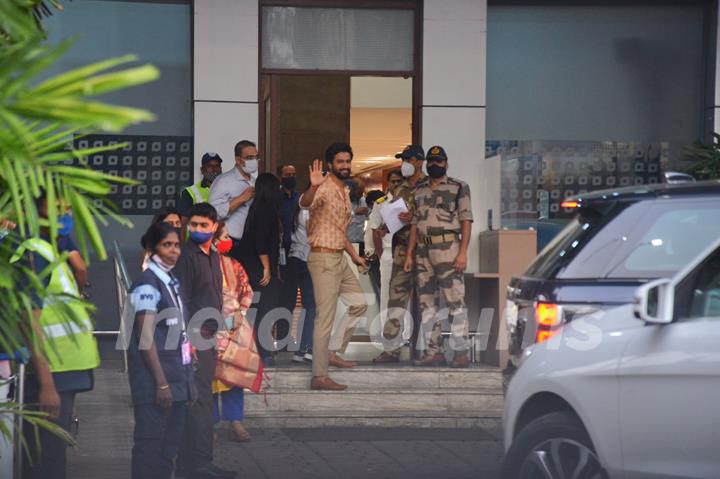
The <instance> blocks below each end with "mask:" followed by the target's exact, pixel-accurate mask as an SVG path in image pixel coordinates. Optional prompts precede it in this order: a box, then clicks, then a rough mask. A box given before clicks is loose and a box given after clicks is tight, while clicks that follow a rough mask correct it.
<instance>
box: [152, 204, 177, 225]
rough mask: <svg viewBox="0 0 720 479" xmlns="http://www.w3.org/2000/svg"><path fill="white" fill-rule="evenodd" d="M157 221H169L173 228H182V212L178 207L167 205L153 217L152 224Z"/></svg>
mask: <svg viewBox="0 0 720 479" xmlns="http://www.w3.org/2000/svg"><path fill="white" fill-rule="evenodd" d="M155 223H167V224H169V225H170V226H172V227H173V228H177V229H180V228H182V220H181V219H180V212H179V211H178V210H177V208H173V207H172V206H165V207H164V208H161V209H160V210H159V211H158V212H157V214H156V215H155V216H154V217H153V220H152V224H155Z"/></svg>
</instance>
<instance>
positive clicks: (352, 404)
mask: <svg viewBox="0 0 720 479" xmlns="http://www.w3.org/2000/svg"><path fill="white" fill-rule="evenodd" d="M502 407H503V395H502V391H499V390H497V389H477V390H468V389H443V390H438V389H427V390H424V389H410V390H392V389H375V390H374V389H362V390H354V389H348V390H346V391H340V392H327V391H310V390H307V389H285V390H275V391H273V390H270V391H268V392H267V393H266V394H257V395H253V394H249V395H247V396H246V398H245V411H246V412H247V413H248V414H250V413H255V412H270V411H278V412H280V411H282V412H292V411H310V412H316V411H317V412H325V413H330V412H333V413H343V412H349V411H386V410H388V411H406V412H407V413H408V414H413V413H416V412H434V411H438V412H458V413H459V412H462V413H471V412H473V411H488V410H493V411H498V410H501V409H502Z"/></svg>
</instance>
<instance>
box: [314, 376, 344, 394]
mask: <svg viewBox="0 0 720 479" xmlns="http://www.w3.org/2000/svg"><path fill="white" fill-rule="evenodd" d="M310 389H312V390H315V391H344V390H346V389H347V385H345V384H339V383H336V382H335V381H333V380H332V379H330V378H329V377H327V376H313V378H312V380H311V381H310Z"/></svg>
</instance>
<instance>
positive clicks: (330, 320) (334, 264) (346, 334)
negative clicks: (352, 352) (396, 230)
mask: <svg viewBox="0 0 720 479" xmlns="http://www.w3.org/2000/svg"><path fill="white" fill-rule="evenodd" d="M308 270H310V276H311V277H312V281H313V290H314V291H315V306H316V308H317V315H316V316H315V333H314V334H313V348H312V353H313V376H327V372H328V357H329V354H330V351H329V345H330V336H331V335H332V330H333V325H334V323H335V313H336V311H337V302H338V298H339V299H340V300H341V301H342V302H343V303H344V304H345V305H346V306H347V307H348V310H347V313H345V315H344V316H343V324H342V325H341V327H342V331H343V333H342V334H343V341H342V346H341V347H340V349H338V351H337V352H339V353H343V352H345V348H347V345H348V343H349V342H350V339H351V338H352V335H353V331H354V330H355V326H357V324H358V322H360V319H362V315H363V314H365V311H366V310H367V302H366V301H365V295H364V293H363V290H362V289H361V288H360V283H358V280H357V277H356V276H355V274H354V273H353V272H352V269H351V268H350V265H349V264H348V262H347V259H345V256H344V255H343V253H316V252H311V253H310V256H309V257H308Z"/></svg>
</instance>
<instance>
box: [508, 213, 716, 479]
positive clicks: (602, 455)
mask: <svg viewBox="0 0 720 479" xmlns="http://www.w3.org/2000/svg"><path fill="white" fill-rule="evenodd" d="M718 221H720V218H719V219H718ZM635 297H636V302H635V305H626V306H620V307H617V308H614V309H610V310H605V311H602V312H598V313H597V314H596V315H589V316H584V317H582V318H580V319H578V320H575V321H571V322H569V323H567V324H565V325H564V326H563V327H562V328H561V329H559V330H558V331H557V332H556V334H555V335H554V336H552V337H551V338H550V339H548V340H546V341H545V342H543V343H541V344H537V345H535V346H533V347H531V348H529V349H528V350H526V351H525V353H524V356H523V359H522V362H521V365H520V368H519V369H518V371H517V373H516V374H515V376H514V378H513V380H512V382H511V383H510V386H509V389H508V392H507V397H506V404H505V415H504V430H505V449H506V451H507V455H506V458H505V464H504V466H503V474H504V477H507V478H512V479H526V478H536V477H537V478H544V479H549V478H582V479H585V478H607V477H610V478H625V479H630V478H648V477H653V478H655V477H658V478H671V477H672V478H684V479H686V478H718V477H720V241H716V242H715V243H714V244H713V245H712V246H711V247H710V248H708V249H707V250H706V251H705V252H704V253H702V254H701V255H700V256H698V257H697V258H696V259H695V260H693V261H691V263H690V264H689V265H688V266H687V267H686V268H684V269H683V270H681V271H680V272H678V273H677V274H676V275H675V276H674V277H672V278H670V279H659V280H656V281H653V282H651V283H647V284H645V285H644V286H642V287H640V288H639V289H638V290H637V292H636V295H635ZM638 318H639V319H638Z"/></svg>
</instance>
